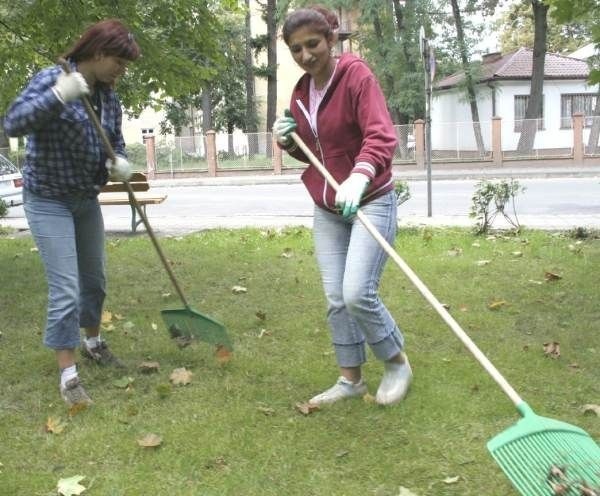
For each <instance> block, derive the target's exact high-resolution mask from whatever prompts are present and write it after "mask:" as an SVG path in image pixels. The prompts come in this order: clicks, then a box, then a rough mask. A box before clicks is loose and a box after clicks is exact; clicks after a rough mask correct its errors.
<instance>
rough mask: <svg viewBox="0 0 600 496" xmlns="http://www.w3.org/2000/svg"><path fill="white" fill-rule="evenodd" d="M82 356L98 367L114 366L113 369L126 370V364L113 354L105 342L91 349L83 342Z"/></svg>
mask: <svg viewBox="0 0 600 496" xmlns="http://www.w3.org/2000/svg"><path fill="white" fill-rule="evenodd" d="M81 354H82V355H83V356H84V357H86V358H89V359H90V360H93V361H94V362H96V363H97V364H98V365H112V366H113V367H119V368H125V364H124V363H123V362H122V361H121V360H119V359H118V358H117V357H116V356H114V355H113V354H112V353H111V351H110V350H109V349H108V345H107V344H106V342H104V341H100V344H99V345H98V346H96V347H94V348H90V347H89V346H88V345H87V344H86V342H85V339H84V340H83V341H82V342H81Z"/></svg>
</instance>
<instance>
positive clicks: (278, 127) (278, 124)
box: [273, 110, 297, 147]
mask: <svg viewBox="0 0 600 496" xmlns="http://www.w3.org/2000/svg"><path fill="white" fill-rule="evenodd" d="M296 126H297V124H296V121H295V120H294V118H293V117H292V113H291V112H290V111H289V110H286V111H285V112H284V116H283V117H280V118H279V119H277V120H276V121H275V122H274V123H273V134H274V135H275V138H276V139H277V143H279V144H280V145H281V146H285V147H288V146H290V145H291V144H292V137H291V136H290V133H291V132H292V131H294V130H295V129H296Z"/></svg>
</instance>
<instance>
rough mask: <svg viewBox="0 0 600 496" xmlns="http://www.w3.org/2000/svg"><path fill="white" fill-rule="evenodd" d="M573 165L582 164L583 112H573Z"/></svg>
mask: <svg viewBox="0 0 600 496" xmlns="http://www.w3.org/2000/svg"><path fill="white" fill-rule="evenodd" d="M573 165H583V114H582V113H581V112H576V113H574V114H573Z"/></svg>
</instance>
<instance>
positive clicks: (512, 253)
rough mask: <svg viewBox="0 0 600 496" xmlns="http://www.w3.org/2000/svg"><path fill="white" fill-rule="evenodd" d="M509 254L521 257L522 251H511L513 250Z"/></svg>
mask: <svg viewBox="0 0 600 496" xmlns="http://www.w3.org/2000/svg"><path fill="white" fill-rule="evenodd" d="M511 255H512V256H513V257H522V256H523V252H522V251H513V252H511Z"/></svg>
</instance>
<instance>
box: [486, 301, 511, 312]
mask: <svg viewBox="0 0 600 496" xmlns="http://www.w3.org/2000/svg"><path fill="white" fill-rule="evenodd" d="M506 304H507V303H506V301H505V300H494V301H492V302H491V303H488V308H489V309H490V310H498V309H500V308H502V307H503V306H504V305H506Z"/></svg>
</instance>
